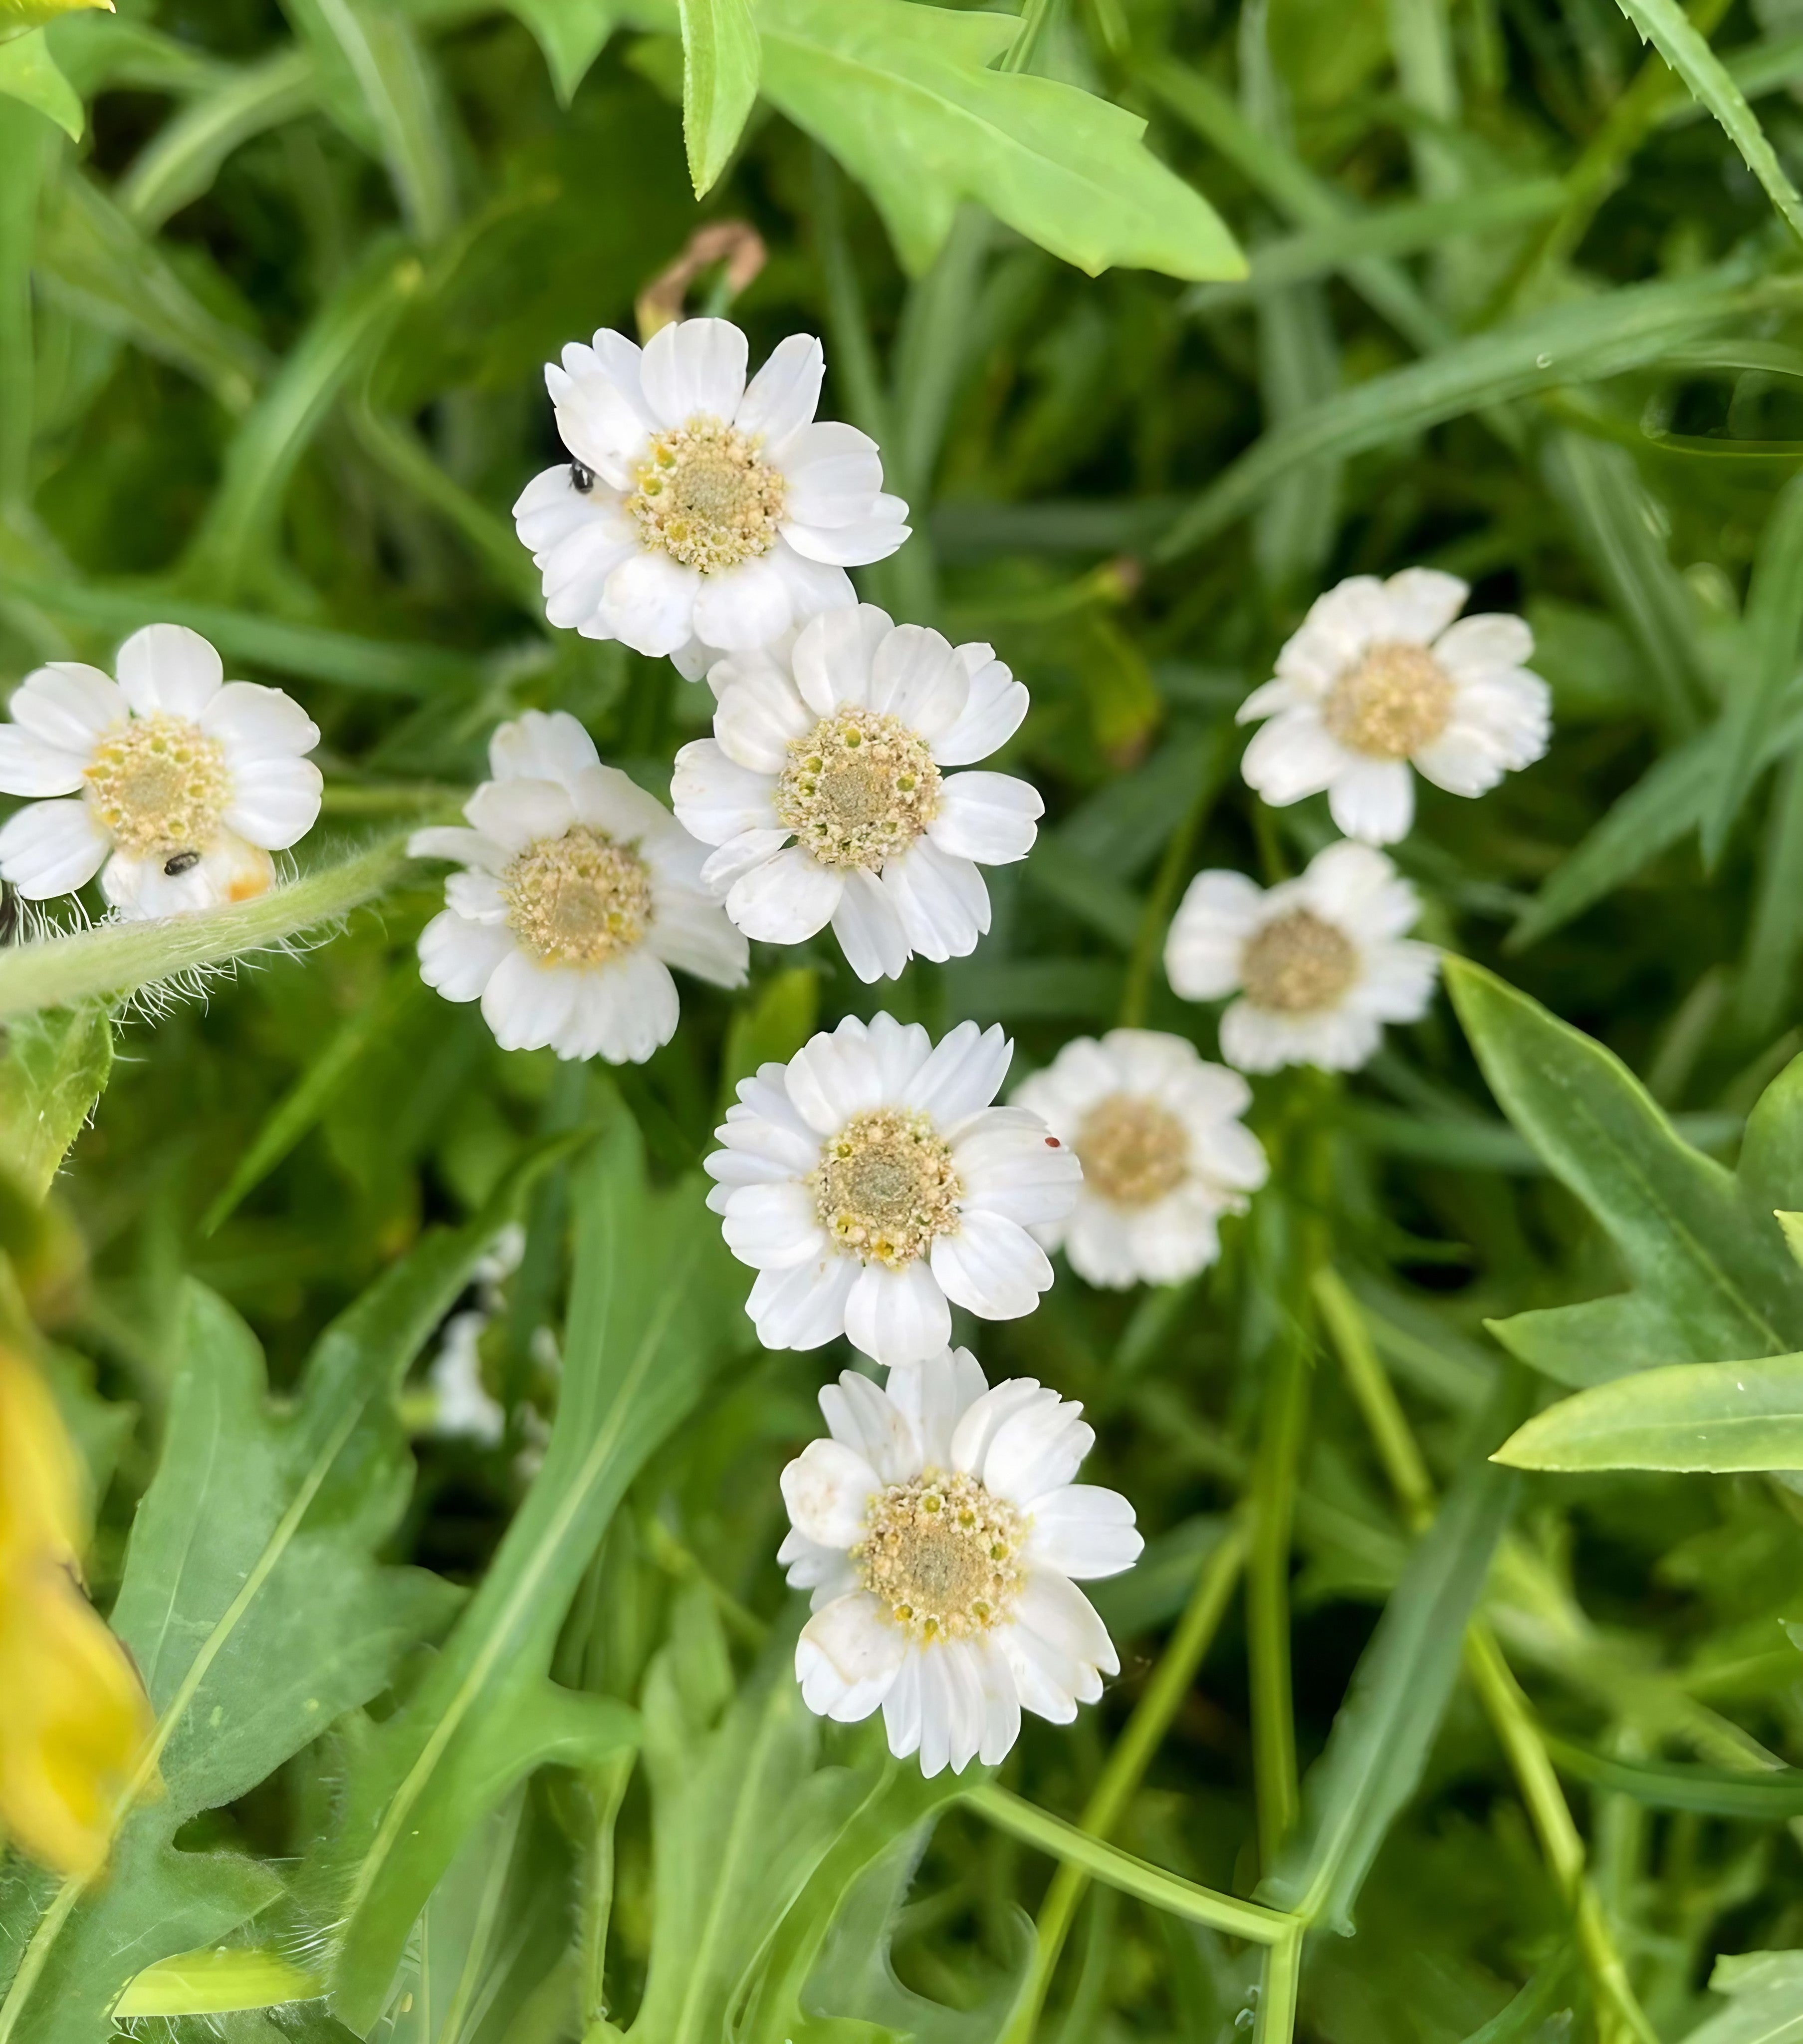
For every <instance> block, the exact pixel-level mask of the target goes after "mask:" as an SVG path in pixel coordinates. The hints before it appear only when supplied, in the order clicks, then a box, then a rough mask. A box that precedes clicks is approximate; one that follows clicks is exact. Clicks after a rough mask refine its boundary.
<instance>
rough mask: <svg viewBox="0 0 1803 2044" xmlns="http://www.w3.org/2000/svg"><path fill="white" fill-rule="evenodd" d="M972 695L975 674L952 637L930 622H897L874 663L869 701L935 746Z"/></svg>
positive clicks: (884, 713) (954, 722)
mask: <svg viewBox="0 0 1803 2044" xmlns="http://www.w3.org/2000/svg"><path fill="white" fill-rule="evenodd" d="M969 700H970V675H969V672H968V671H967V670H966V669H965V664H964V663H963V662H962V661H961V660H960V659H958V658H957V656H956V655H955V654H954V653H953V651H952V647H951V643H950V641H949V640H947V639H946V638H945V637H943V636H942V635H941V634H940V633H939V632H935V631H934V630H933V629H932V628H931V627H930V625H925V624H898V625H897V626H896V628H895V629H894V630H893V631H892V632H890V634H889V636H888V638H886V639H885V640H884V641H883V643H882V644H881V645H880V646H879V647H877V655H876V658H875V659H873V661H872V662H871V663H870V707H871V708H872V709H873V710H876V711H877V712H879V713H881V714H882V715H884V716H887V717H896V718H899V719H900V721H901V722H902V723H903V724H906V725H907V727H908V728H909V729H910V730H911V731H915V732H919V735H920V736H921V737H922V738H923V739H925V740H926V743H927V744H928V745H929V746H931V745H932V744H933V743H934V740H937V739H939V738H942V737H943V736H945V734H946V732H949V730H951V728H953V725H954V724H956V723H957V720H958V719H959V717H961V716H962V715H963V713H964V709H965V705H966V704H967V703H968V702H969Z"/></svg>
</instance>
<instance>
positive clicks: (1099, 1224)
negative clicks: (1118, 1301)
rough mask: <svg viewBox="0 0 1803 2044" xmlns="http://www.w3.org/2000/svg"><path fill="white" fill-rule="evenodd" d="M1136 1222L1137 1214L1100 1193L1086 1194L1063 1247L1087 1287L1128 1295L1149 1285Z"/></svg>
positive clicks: (1073, 1217) (1072, 1219) (1067, 1229)
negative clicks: (1131, 1288)
mask: <svg viewBox="0 0 1803 2044" xmlns="http://www.w3.org/2000/svg"><path fill="white" fill-rule="evenodd" d="M1136 1220H1137V1216H1136V1215H1135V1214H1134V1213H1131V1212H1128V1211H1127V1210H1126V1208H1122V1207H1118V1206H1115V1205H1114V1204H1112V1203H1111V1201H1107V1200H1105V1199H1103V1197H1101V1195H1100V1194H1099V1193H1094V1192H1089V1191H1085V1193H1084V1195H1083V1197H1082V1198H1081V1199H1080V1200H1079V1201H1078V1202H1077V1205H1076V1212H1074V1213H1073V1214H1072V1216H1071V1218H1070V1220H1069V1223H1068V1225H1067V1226H1066V1228H1065V1231H1064V1239H1063V1241H1062V1243H1061V1247H1062V1248H1063V1250H1064V1252H1065V1259H1066V1261H1067V1262H1068V1263H1069V1265H1070V1266H1071V1268H1072V1270H1074V1271H1075V1272H1076V1274H1077V1275H1078V1277H1080V1278H1081V1279H1082V1280H1083V1281H1084V1284H1086V1285H1096V1286H1098V1287H1099V1288H1100V1289H1103V1290H1111V1291H1117V1292H1124V1291H1125V1290H1126V1289H1127V1288H1128V1287H1129V1286H1130V1285H1138V1284H1141V1283H1143V1282H1144V1281H1145V1269H1144V1267H1143V1265H1142V1262H1141V1257H1140V1254H1139V1244H1138V1241H1137V1229H1136V1228H1135V1225H1134V1224H1135V1221H1136ZM1042 1239H1043V1235H1042Z"/></svg>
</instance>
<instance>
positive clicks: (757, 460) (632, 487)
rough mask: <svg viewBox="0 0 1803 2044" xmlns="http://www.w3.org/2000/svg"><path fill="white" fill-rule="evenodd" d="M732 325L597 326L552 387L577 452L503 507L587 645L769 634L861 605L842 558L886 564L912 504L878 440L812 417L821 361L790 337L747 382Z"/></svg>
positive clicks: (697, 652)
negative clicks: (640, 333)
mask: <svg viewBox="0 0 1803 2044" xmlns="http://www.w3.org/2000/svg"><path fill="white" fill-rule="evenodd" d="M745 369H746V346H745V336H744V335H743V334H742V333H741V332H739V330H738V328H737V327H735V326H734V325H732V324H731V322H730V321H727V320H719V319H692V320H683V321H680V322H678V323H677V325H673V326H666V327H665V328H662V329H661V330H660V331H659V332H657V333H655V334H654V335H653V336H652V337H651V339H650V340H649V341H648V342H646V344H645V347H644V348H643V350H641V349H639V348H635V346H634V345H633V344H632V343H631V341H629V340H627V339H626V338H625V337H624V336H623V335H621V334H617V333H615V332H611V331H610V330H608V329H607V328H603V329H602V330H601V331H600V332H599V333H597V335H596V336H595V338H594V342H593V346H591V347H588V348H585V347H583V346H582V345H581V344H580V343H579V342H573V343H572V344H570V346H569V347H568V348H565V350H564V351H563V360H562V366H561V367H559V366H558V363H550V364H548V365H547V367H546V370H545V382H546V384H547V387H548V388H549V390H550V395H551V402H552V403H553V404H554V405H555V406H556V408H557V425H558V432H559V433H560V434H561V435H562V438H563V444H564V445H565V446H566V448H569V450H570V454H571V455H572V456H573V459H572V460H571V461H570V462H568V463H562V464H560V465H559V466H558V467H556V468H547V469H546V470H545V471H543V473H542V474H539V475H536V476H535V477H534V478H532V480H531V482H529V483H528V484H527V486H526V488H525V490H524V491H523V492H522V494H521V495H520V501H519V502H518V503H517V504H516V505H514V507H513V519H514V524H515V526H516V529H517V530H518V532H519V534H520V539H521V540H523V541H524V543H525V544H526V545H527V547H529V548H531V553H532V559H533V560H534V561H535V563H536V564H537V565H538V567H539V569H540V570H541V571H542V572H543V576H544V592H545V614H546V616H547V617H548V618H549V619H550V622H551V623H552V624H557V625H563V626H570V625H574V627H575V628H576V629H577V631H578V632H581V633H582V634H583V636H585V638H589V639H619V640H623V641H624V643H625V644H627V645H628V646H631V647H633V648H634V650H635V651H638V652H640V653H646V654H650V655H652V656H653V657H654V658H661V657H662V655H666V654H671V655H676V656H677V663H678V665H679V666H681V667H682V669H683V671H684V672H685V674H689V675H690V676H691V677H693V676H694V675H696V674H698V673H700V671H701V670H702V668H703V667H704V663H705V660H706V658H707V652H706V651H705V649H708V648H712V649H717V650H723V651H742V650H745V649H746V648H749V647H754V646H762V645H766V644H769V641H770V640H773V639H776V638H778V637H780V636H781V635H782V633H784V632H786V631H788V628H789V627H790V626H791V625H792V624H798V623H800V621H802V620H803V619H804V618H808V617H813V616H815V614H816V613H818V612H819V611H823V610H830V609H832V608H833V607H834V605H838V604H846V603H851V602H854V601H856V597H855V595H854V591H853V590H852V586H851V580H850V577H849V576H848V575H847V574H846V569H847V568H848V567H861V566H863V565H864V564H865V563H868V562H870V561H880V560H885V559H888V556H889V555H891V554H892V553H893V552H894V551H896V548H898V547H899V546H900V544H902V542H903V540H905V539H906V538H907V534H908V528H907V524H906V523H905V522H904V521H906V519H907V505H905V504H904V503H903V501H902V500H901V499H900V498H899V497H891V496H888V495H887V494H885V493H884V489H883V464H882V459H881V456H880V454H879V452H878V451H877V444H876V442H875V441H874V440H872V439H870V437H869V436H868V435H867V434H865V433H861V432H858V431H857V428H856V427H854V426H847V425H838V424H837V423H834V422H831V421H827V422H823V423H821V424H819V425H816V424H815V419H814V409H815V405H817V404H818V403H819V399H820V379H821V378H822V376H823V375H824V374H825V371H826V357H825V355H824V354H823V352H822V351H821V348H820V344H819V341H817V340H815V339H814V338H813V337H812V336H811V335H809V334H804V333H797V334H791V335H790V336H789V337H788V340H785V341H784V342H782V343H781V345H780V346H779V347H778V348H777V349H776V350H775V352H773V354H772V355H771V356H770V359H769V361H768V362H766V363H765V364H764V366H763V367H762V368H761V370H759V371H758V374H757V375H756V376H754V378H752V380H751V382H750V384H749V385H747V383H746V380H745Z"/></svg>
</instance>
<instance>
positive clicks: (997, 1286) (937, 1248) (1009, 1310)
mask: <svg viewBox="0 0 1803 2044" xmlns="http://www.w3.org/2000/svg"><path fill="white" fill-rule="evenodd" d="M932 1262H933V1275H934V1277H937V1278H938V1281H939V1283H940V1285H941V1287H942V1289H943V1290H944V1292H945V1294H946V1297H947V1298H948V1299H949V1300H950V1301H952V1303H953V1304H954V1305H958V1306H962V1307H964V1308H965V1309H966V1310H967V1311H969V1312H972V1313H976V1314H977V1315H979V1316H980V1317H981V1318H982V1319H984V1320H1019V1318H1020V1317H1021V1316H1022V1314H1023V1313H1030V1312H1032V1311H1033V1309H1034V1307H1035V1306H1037V1305H1038V1304H1039V1295H1040V1293H1042V1292H1044V1291H1047V1290H1049V1289H1050V1287H1051V1283H1052V1266H1051V1265H1050V1264H1049V1262H1047V1261H1046V1260H1045V1251H1044V1250H1042V1248H1041V1247H1039V1245H1038V1243H1037V1242H1035V1241H1034V1239H1033V1237H1032V1236H1031V1235H1029V1234H1028V1233H1027V1231H1026V1229H1025V1228H1022V1227H1019V1225H1018V1224H1016V1223H1015V1222H1013V1221H1011V1220H1003V1218H1002V1216H1000V1215H999V1214H992V1213H975V1212H967V1213H965V1214H964V1215H962V1216H961V1220H960V1224H959V1228H958V1231H957V1234H956V1235H940V1236H939V1237H938V1239H937V1240H936V1241H935V1242H934V1244H933V1251H932Z"/></svg>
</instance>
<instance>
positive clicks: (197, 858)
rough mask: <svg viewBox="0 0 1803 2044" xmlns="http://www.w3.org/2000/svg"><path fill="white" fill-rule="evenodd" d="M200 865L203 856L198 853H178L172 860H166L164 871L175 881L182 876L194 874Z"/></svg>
mask: <svg viewBox="0 0 1803 2044" xmlns="http://www.w3.org/2000/svg"><path fill="white" fill-rule="evenodd" d="M200 863H201V855H200V854H199V853H198V851H178V852H177V853H175V855H174V856H173V857H172V858H170V859H164V861H163V871H164V872H165V873H167V874H168V875H169V877H170V878H171V880H174V879H175V878H178V876H179V875H181V874H184V873H192V872H193V871H194V868H195V867H196V866H198V865H199V864H200Z"/></svg>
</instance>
